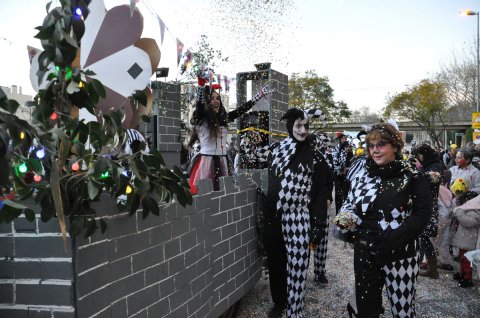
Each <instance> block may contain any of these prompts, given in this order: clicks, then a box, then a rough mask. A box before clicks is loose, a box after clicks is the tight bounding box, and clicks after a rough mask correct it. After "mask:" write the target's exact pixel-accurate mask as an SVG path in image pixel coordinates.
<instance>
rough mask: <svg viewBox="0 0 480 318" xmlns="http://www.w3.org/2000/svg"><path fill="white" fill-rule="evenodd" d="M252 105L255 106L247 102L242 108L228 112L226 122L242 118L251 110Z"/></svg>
mask: <svg viewBox="0 0 480 318" xmlns="http://www.w3.org/2000/svg"><path fill="white" fill-rule="evenodd" d="M253 105H255V103H254V102H252V101H248V102H246V103H245V104H243V105H242V106H240V107H238V108H236V109H234V110H232V111H231V112H228V115H227V116H228V121H229V122H232V121H234V120H235V119H237V118H238V117H240V116H242V115H243V114H246V113H247V112H248V111H249V110H250V109H252V107H253Z"/></svg>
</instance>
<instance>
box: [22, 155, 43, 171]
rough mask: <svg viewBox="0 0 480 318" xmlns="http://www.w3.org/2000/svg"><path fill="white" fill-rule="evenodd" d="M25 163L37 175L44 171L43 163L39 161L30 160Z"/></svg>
mask: <svg viewBox="0 0 480 318" xmlns="http://www.w3.org/2000/svg"><path fill="white" fill-rule="evenodd" d="M25 163H26V164H27V167H28V168H29V169H30V170H33V171H35V172H37V173H40V172H42V170H43V166H42V162H41V161H40V160H39V159H36V158H29V159H27V160H26V161H25Z"/></svg>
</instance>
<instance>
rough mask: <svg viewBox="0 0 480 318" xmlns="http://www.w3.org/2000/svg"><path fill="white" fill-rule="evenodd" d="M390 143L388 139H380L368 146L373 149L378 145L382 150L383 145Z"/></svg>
mask: <svg viewBox="0 0 480 318" xmlns="http://www.w3.org/2000/svg"><path fill="white" fill-rule="evenodd" d="M388 144H389V142H388V141H379V142H378V143H376V144H368V145H367V147H368V150H373V149H375V147H377V149H378V150H382V149H383V147H385V146H386V145H388Z"/></svg>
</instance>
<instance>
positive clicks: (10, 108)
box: [0, 99, 20, 114]
mask: <svg viewBox="0 0 480 318" xmlns="http://www.w3.org/2000/svg"><path fill="white" fill-rule="evenodd" d="M0 106H1V107H2V108H3V109H5V110H6V111H7V112H9V113H10V114H14V113H15V112H16V111H17V109H18V107H19V106H20V104H19V103H18V102H17V101H16V100H13V99H9V100H8V101H7V102H5V103H1V104H0Z"/></svg>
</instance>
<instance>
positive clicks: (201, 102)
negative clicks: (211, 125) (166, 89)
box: [192, 87, 207, 125]
mask: <svg viewBox="0 0 480 318" xmlns="http://www.w3.org/2000/svg"><path fill="white" fill-rule="evenodd" d="M206 108H207V105H206V103H205V87H197V103H196V105H195V111H194V112H193V121H192V124H194V125H197V124H199V123H200V121H202V120H203V119H204V118H205V116H206Z"/></svg>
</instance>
